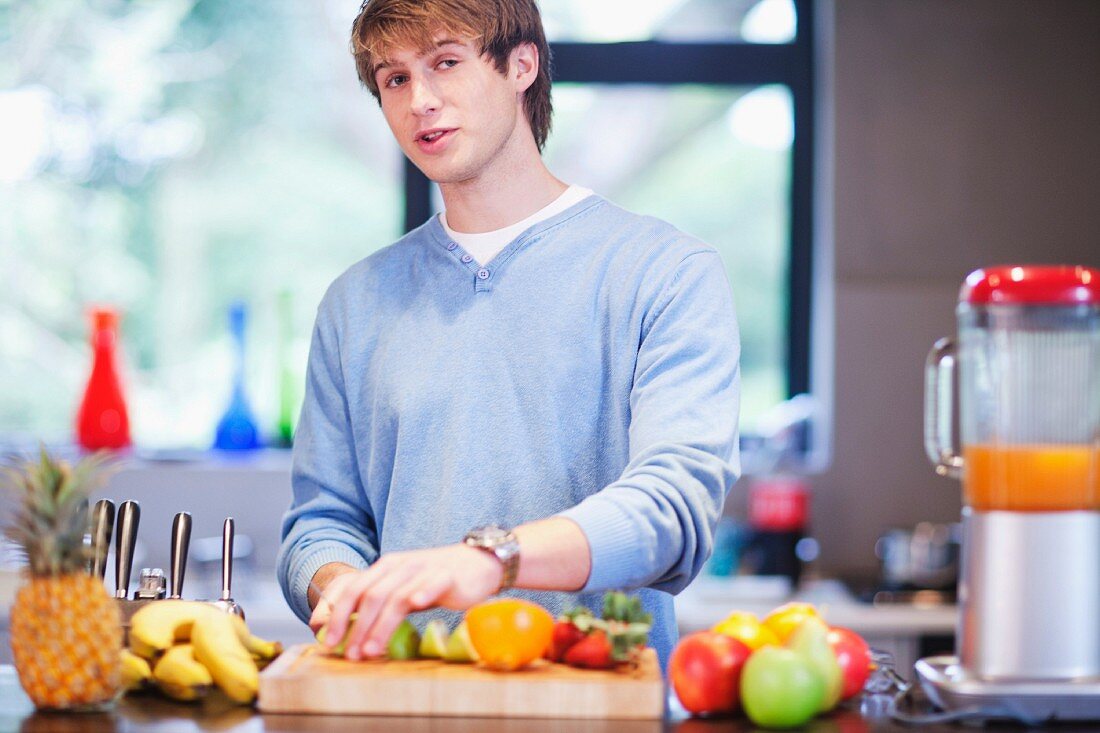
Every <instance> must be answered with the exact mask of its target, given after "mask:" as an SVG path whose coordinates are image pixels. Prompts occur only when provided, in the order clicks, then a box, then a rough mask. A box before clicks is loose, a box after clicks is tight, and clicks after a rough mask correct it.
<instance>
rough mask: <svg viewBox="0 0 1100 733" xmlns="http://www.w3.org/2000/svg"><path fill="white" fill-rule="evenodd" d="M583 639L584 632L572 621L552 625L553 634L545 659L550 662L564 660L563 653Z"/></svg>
mask: <svg viewBox="0 0 1100 733" xmlns="http://www.w3.org/2000/svg"><path fill="white" fill-rule="evenodd" d="M583 638H584V632H583V631H581V630H580V629H578V628H577V626H576V624H574V623H573V622H572V621H566V620H562V621H558V622H557V623H556V624H554V633H553V636H552V637H551V639H550V649H549V650H548V651H547V655H546V658H547V659H549V660H550V661H551V662H560V661H562V660H563V659H565V653H566V652H567V651H569V650H570V649H571V648H572V647H573V645H574V644H576V643H577V642H579V641H580V640H581V639H583Z"/></svg>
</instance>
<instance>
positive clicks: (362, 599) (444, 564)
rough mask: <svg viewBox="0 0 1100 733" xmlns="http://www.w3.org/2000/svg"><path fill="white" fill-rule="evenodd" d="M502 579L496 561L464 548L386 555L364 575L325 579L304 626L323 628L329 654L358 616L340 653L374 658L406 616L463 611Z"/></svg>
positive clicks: (341, 573) (491, 591)
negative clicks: (434, 610) (352, 618)
mask: <svg viewBox="0 0 1100 733" xmlns="http://www.w3.org/2000/svg"><path fill="white" fill-rule="evenodd" d="M326 567H327V566H326ZM323 570H325V568H322V571H323ZM322 571H318V573H317V575H318V576H320V575H321V572H322ZM503 576H504V568H503V567H502V566H501V564H500V562H499V561H498V560H497V559H496V558H494V557H493V556H491V555H490V554H488V553H487V552H484V551H482V550H477V549H474V548H472V547H467V546H466V545H448V546H446V547H437V548H432V549H429V550H413V551H411V552H391V553H388V554H386V555H383V556H382V557H380V558H379V559H378V560H377V561H376V562H375V563H374V564H373V565H372V566H371V567H369V568H368V569H366V570H361V571H356V570H353V569H351V568H347V569H346V570H343V571H339V570H338V571H336V573H334V574H329V578H328V582H327V584H325V585H324V586H323V588H322V589H321V590H322V595H321V598H320V600H319V601H318V603H317V604H316V607H315V608H314V610H313V616H312V617H310V620H309V625H310V628H312V629H313V630H314V631H316V630H317V629H319V628H320V627H321V626H323V625H324V624H325V623H327V624H328V631H326V632H325V645H326V646H328V647H329V648H330V649H331V648H333V647H335V646H336V645H337V644H339V643H340V640H341V639H342V638H343V637H344V631H345V630H346V629H347V625H348V619H349V617H350V616H351V614H352V613H353V612H357V613H358V614H359V616H358V618H356V620H355V623H354V624H352V629H351V636H350V637H349V638H348V644H347V647H346V652H345V654H346V656H347V657H348V659H361V658H363V657H375V656H379V655H381V654H382V653H383V652H385V649H386V644H388V643H389V640H390V635H391V634H392V633H393V631H394V629H396V628H397V625H398V624H400V623H401V621H402V619H404V618H405V616H406V615H407V614H408V613H410V612H412V611H420V610H422V609H425V608H431V607H433V606H442V607H444V608H450V609H454V610H456V611H460V610H464V609H467V608H469V607H470V606H473V605H475V604H477V603H480V602H481V601H484V600H485V599H486V598H488V597H489V596H491V595H493V594H494V593H496V592H497V590H498V589H499V588H500V584H501V581H502V578H503Z"/></svg>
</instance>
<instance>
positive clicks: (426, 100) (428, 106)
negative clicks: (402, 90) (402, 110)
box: [409, 78, 442, 116]
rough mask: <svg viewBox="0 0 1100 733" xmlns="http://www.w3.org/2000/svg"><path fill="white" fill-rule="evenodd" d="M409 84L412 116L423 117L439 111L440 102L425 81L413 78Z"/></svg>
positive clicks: (429, 84) (437, 95)
mask: <svg viewBox="0 0 1100 733" xmlns="http://www.w3.org/2000/svg"><path fill="white" fill-rule="evenodd" d="M409 84H410V85H411V86H412V95H411V97H410V104H411V106H412V112H413V114H416V115H421V116H423V115H430V114H434V113H436V112H438V111H439V108H440V107H441V106H442V101H441V100H440V98H439V94H437V93H436V90H435V89H434V88H433V87H432V84H431V83H430V82H429V81H428V80H427V79H422V78H413V79H410V80H409Z"/></svg>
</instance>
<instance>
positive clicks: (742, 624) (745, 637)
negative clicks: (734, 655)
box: [711, 611, 780, 651]
mask: <svg viewBox="0 0 1100 733" xmlns="http://www.w3.org/2000/svg"><path fill="white" fill-rule="evenodd" d="M711 631H717V632H718V633H720V634H725V635H726V636H732V637H733V638H734V639H737V640H738V641H740V642H743V643H744V644H745V646H747V647H748V648H749V649H752V650H754V651H755V650H757V649H759V648H760V647H762V646H767V645H769V644H771V645H772V646H779V645H780V644H779V637H778V636H776V635H775V632H774V631H772V630H771V629H770V628H768V627H767V626H765V625H764V624H763V623H761V622H760V619H759V618H757V617H756V614H755V613H750V612H749V611H734V612H733V613H731V614H730V615H729V616H726V617H725V618H724V619H722V620H721V621H719V622H718V623H717V624H715V625H714V626H713V627H712V628H711Z"/></svg>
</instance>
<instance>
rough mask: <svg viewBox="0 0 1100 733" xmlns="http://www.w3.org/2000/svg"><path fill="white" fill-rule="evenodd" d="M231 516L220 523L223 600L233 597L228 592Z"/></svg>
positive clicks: (230, 580)
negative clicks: (223, 522)
mask: <svg viewBox="0 0 1100 733" xmlns="http://www.w3.org/2000/svg"><path fill="white" fill-rule="evenodd" d="M233 531H234V523H233V517H226V518H225V524H223V525H222V595H221V599H220V600H223V601H228V600H230V599H232V598H233V594H232V593H231V592H230V589H231V586H232V584H233Z"/></svg>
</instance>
